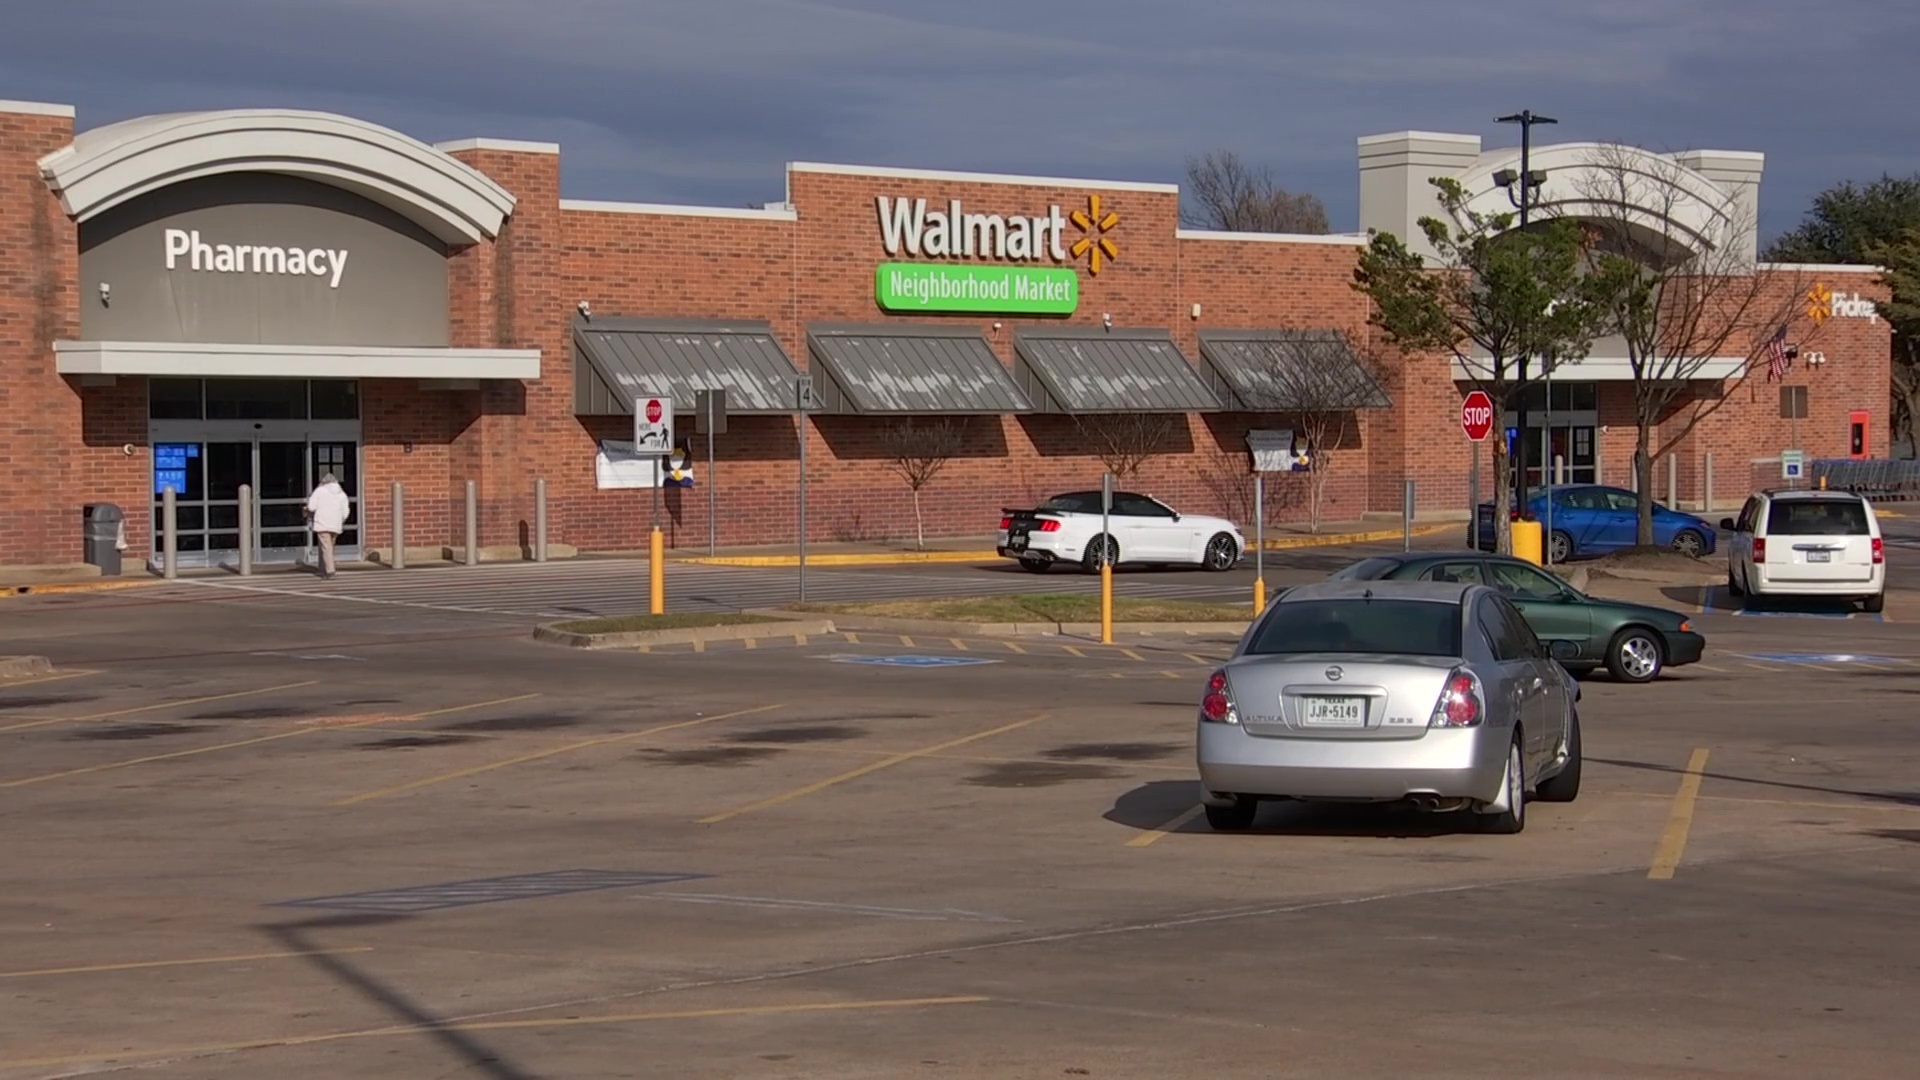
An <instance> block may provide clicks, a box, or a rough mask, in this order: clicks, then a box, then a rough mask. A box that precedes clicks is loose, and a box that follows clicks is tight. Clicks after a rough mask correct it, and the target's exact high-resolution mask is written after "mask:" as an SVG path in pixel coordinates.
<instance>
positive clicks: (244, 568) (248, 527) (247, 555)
mask: <svg viewBox="0 0 1920 1080" xmlns="http://www.w3.org/2000/svg"><path fill="white" fill-rule="evenodd" d="M239 494H240V576H241V577H252V576H253V485H252V484H241V485H240V492H239Z"/></svg>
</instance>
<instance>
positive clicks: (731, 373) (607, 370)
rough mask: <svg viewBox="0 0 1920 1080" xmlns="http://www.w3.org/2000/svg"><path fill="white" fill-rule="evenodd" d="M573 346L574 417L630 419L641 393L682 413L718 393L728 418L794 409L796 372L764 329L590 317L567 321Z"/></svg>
mask: <svg viewBox="0 0 1920 1080" xmlns="http://www.w3.org/2000/svg"><path fill="white" fill-rule="evenodd" d="M573 346H574V348H573V353H574V361H573V411H574V415H576V416H632V415H633V402H634V399H635V398H638V397H640V396H641V395H643V394H660V395H665V396H667V397H671V398H672V399H673V406H674V411H675V412H684V413H690V412H692V411H693V399H694V393H695V392H696V391H699V390H721V389H724V390H725V391H726V392H727V413H728V414H729V415H734V414H739V413H789V412H793V411H794V409H795V407H796V406H797V405H798V404H799V402H798V394H799V378H800V373H799V372H797V371H795V370H794V367H793V361H792V360H790V359H788V357H787V351H786V350H785V349H783V348H781V347H780V342H779V339H777V338H775V337H774V336H773V327H772V324H770V323H766V322H751V321H742V320H708V319H615V318H607V317H604V316H596V317H594V318H593V319H591V320H588V319H575V320H574V323H573Z"/></svg>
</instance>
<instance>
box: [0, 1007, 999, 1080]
mask: <svg viewBox="0 0 1920 1080" xmlns="http://www.w3.org/2000/svg"><path fill="white" fill-rule="evenodd" d="M991 1000H992V999H991V998H987V997H981V996H978V995H972V994H968V995H954V996H951V997H925V998H892V999H884V1000H878V1001H812V1002H796V1003H793V1004H787V1005H742V1006H735V1007H732V1008H718V1009H676V1010H671V1011H660V1012H637V1013H616V1014H614V1015H612V1016H550V1017H533V1018H530V1019H524V1020H469V1021H464V1022H462V1021H456V1022H453V1023H445V1024H398V1025H394V1026H392V1027H381V1028H362V1029H360V1030H357V1031H328V1032H322V1033H320V1034H317V1035H280V1036H275V1035H267V1036H261V1037H259V1038H254V1039H247V1040H245V1041H242V1042H226V1043H202V1044H200V1045H197V1046H153V1047H145V1048H139V1049H113V1050H101V1051H97V1052H95V1053H91V1054H65V1055H61V1056H59V1057H41V1058H14V1059H12V1060H0V1069H31V1068H46V1067H48V1066H54V1065H80V1064H86V1063H90V1062H108V1061H120V1062H130V1061H135V1060H140V1059H164V1058H177V1057H185V1056H189V1055H195V1054H218V1053H227V1052H232V1051H236V1050H265V1049H270V1048H273V1047H289V1046H311V1045H313V1044H315V1043H329V1042H341V1041H343V1040H347V1039H372V1038H381V1037H391V1036H395V1035H417V1034H420V1033H421V1032H429V1031H463V1032H464V1031H513V1030H526V1029H538V1028H567V1027H588V1026H593V1025H600V1024H640V1023H650V1022H655V1021H661V1020H712V1019H719V1018H721V1017H729V1016H785V1015H792V1014H797V1013H825V1012H856V1011H864V1010H872V1009H922V1008H930V1007H933V1006H938V1005H979V1004H983V1003H985V1002H988V1001H991Z"/></svg>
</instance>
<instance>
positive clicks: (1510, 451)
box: [1507, 427, 1520, 457]
mask: <svg viewBox="0 0 1920 1080" xmlns="http://www.w3.org/2000/svg"><path fill="white" fill-rule="evenodd" d="M1519 446H1520V429H1519V428H1517V427H1510V428H1508V429H1507V456H1508V457H1512V456H1513V455H1514V451H1515V450H1517V449H1518V448H1519Z"/></svg>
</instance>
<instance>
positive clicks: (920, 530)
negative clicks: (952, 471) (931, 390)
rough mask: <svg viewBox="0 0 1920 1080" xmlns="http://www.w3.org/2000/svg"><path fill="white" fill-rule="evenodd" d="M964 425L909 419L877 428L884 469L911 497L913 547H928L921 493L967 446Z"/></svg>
mask: <svg viewBox="0 0 1920 1080" xmlns="http://www.w3.org/2000/svg"><path fill="white" fill-rule="evenodd" d="M966 442H967V422H966V420H965V419H964V418H954V417H940V418H938V419H931V420H930V419H925V418H920V417H912V418H908V419H905V420H897V421H894V422H893V423H890V424H887V425H886V426H885V427H882V428H881V429H880V448H881V452H882V453H883V454H884V455H885V457H886V460H887V468H888V469H889V470H891V471H892V472H893V473H894V475H896V476H898V477H900V479H902V480H904V481H905V482H906V485H907V490H908V491H909V492H911V493H912V496H913V528H914V539H915V542H916V544H917V545H918V546H919V547H920V548H921V549H922V550H925V549H926V546H927V528H926V521H925V519H924V518H923V517H922V516H921V513H920V491H921V489H922V488H925V487H926V486H927V485H929V484H931V483H933V481H934V480H935V479H936V478H937V477H939V475H940V473H941V472H942V471H944V470H945V469H946V467H947V464H948V463H949V462H951V461H952V460H953V459H954V458H955V457H958V456H959V454H960V452H961V450H963V449H964V448H965V447H966Z"/></svg>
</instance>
